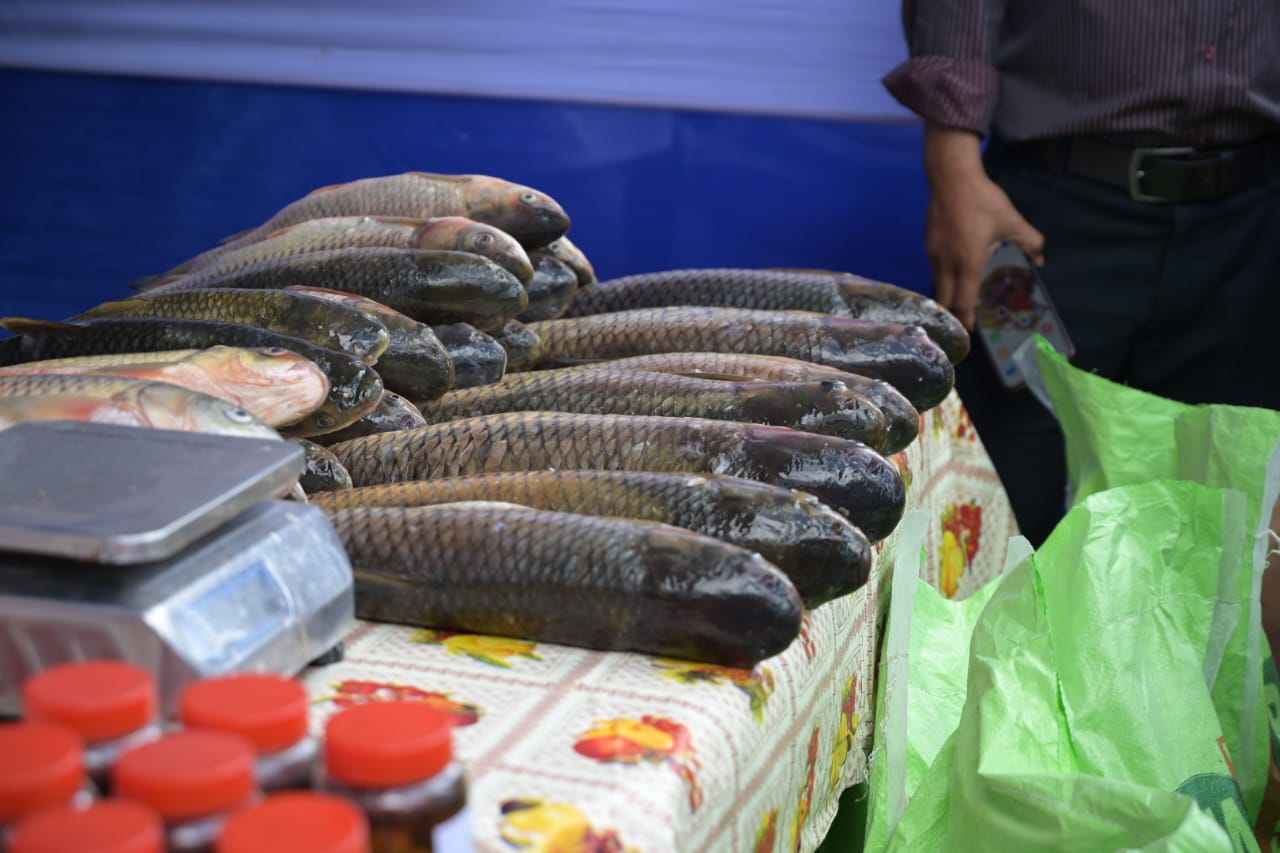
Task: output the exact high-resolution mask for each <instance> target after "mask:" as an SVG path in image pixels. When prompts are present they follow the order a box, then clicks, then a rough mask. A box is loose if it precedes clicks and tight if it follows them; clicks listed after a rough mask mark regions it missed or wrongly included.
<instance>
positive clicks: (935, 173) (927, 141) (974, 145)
mask: <svg viewBox="0 0 1280 853" xmlns="http://www.w3.org/2000/svg"><path fill="white" fill-rule="evenodd" d="M924 168H925V172H926V174H927V175H928V177H929V184H930V186H931V187H933V188H934V189H935V190H936V189H937V187H938V185H939V184H940V183H943V182H948V183H949V182H953V181H955V180H967V179H971V178H973V177H975V176H978V175H984V168H983V165H982V140H981V139H979V138H978V135H977V134H976V133H974V132H973V131H969V130H962V129H960V128H955V127H946V126H944V125H940V124H936V123H934V122H926V123H925V127H924Z"/></svg>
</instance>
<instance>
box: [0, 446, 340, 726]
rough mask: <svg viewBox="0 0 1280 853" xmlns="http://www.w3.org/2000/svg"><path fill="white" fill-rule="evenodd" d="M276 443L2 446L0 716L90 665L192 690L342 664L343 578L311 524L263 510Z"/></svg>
mask: <svg viewBox="0 0 1280 853" xmlns="http://www.w3.org/2000/svg"><path fill="white" fill-rule="evenodd" d="M302 466H303V451H302V449H301V448H300V447H298V446H297V445H295V444H293V443H290V442H285V441H271V440H266V439H251V438H239V437H227V436H217V435H205V434H200V433H184V432H172V431H167V430H164V431H162V430H150V429H139V428H136V427H119V426H110V425H103V424H85V423H72V422H43V423H29V424H21V425H18V426H14V427H10V428H9V429H6V430H3V431H0V715H10V716H11V715H16V714H17V713H19V711H20V706H19V689H20V686H21V683H22V681H23V680H24V679H25V678H26V677H27V676H29V675H31V674H34V673H36V672H39V671H41V670H43V669H45V668H47V667H49V666H52V665H54V664H58V663H63V662H67V661H73V660H85V659H91V658H116V659H123V660H128V661H132V662H134V663H136V664H139V665H141V666H143V667H145V668H147V669H148V670H150V671H151V672H152V673H153V674H154V675H155V676H156V679H157V682H158V683H159V687H160V695H161V705H162V710H164V711H165V712H166V713H170V712H172V711H173V710H174V709H175V704H176V697H177V694H178V693H179V691H181V689H182V688H183V687H184V686H186V685H187V684H189V683H190V682H192V681H194V680H196V679H198V678H203V677H206V676H210V675H216V674H220V673H226V672H233V671H246V670H247V671H267V672H279V673H283V674H286V675H293V674H296V673H297V672H299V671H301V670H302V669H303V668H304V667H306V666H307V665H308V664H309V663H312V662H313V661H316V660H318V659H322V658H326V657H334V655H335V652H337V653H338V654H340V648H341V646H340V643H341V640H342V636H343V634H344V632H345V631H346V630H347V629H348V628H349V627H350V623H351V620H352V618H353V611H354V604H353V587H352V574H351V564H350V562H348V560H347V555H346V552H345V551H344V550H343V548H342V544H341V542H340V541H339V540H338V537H337V535H336V534H335V533H334V531H333V528H332V526H331V525H330V524H329V521H328V518H327V517H326V516H325V514H324V513H323V512H322V511H321V510H320V509H318V508H316V507H312V506H307V505H306V504H303V503H298V502H294V501H285V500H276V499H275V498H279V497H281V496H282V495H284V494H286V493H287V492H288V491H289V489H290V488H291V487H292V485H293V484H294V483H295V482H296V481H297V478H298V475H299V473H301V471H302Z"/></svg>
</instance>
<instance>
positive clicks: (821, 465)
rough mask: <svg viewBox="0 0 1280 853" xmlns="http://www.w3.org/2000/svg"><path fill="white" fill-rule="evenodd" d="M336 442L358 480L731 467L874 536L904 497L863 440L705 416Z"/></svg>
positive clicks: (508, 426) (505, 419) (535, 420)
mask: <svg viewBox="0 0 1280 853" xmlns="http://www.w3.org/2000/svg"><path fill="white" fill-rule="evenodd" d="M329 449H330V450H331V451H332V452H333V453H334V454H335V455H336V456H337V457H338V459H339V461H341V462H342V464H343V466H344V467H345V468H346V469H347V470H348V471H349V472H350V474H351V478H352V482H353V483H355V484H356V485H358V486H365V485H374V484H378V483H390V482H398V481H403V480H430V479H433V478H436V477H444V476H458V475H463V474H481V473H491V472H499V471H533V470H541V469H547V468H555V469H566V468H577V469H583V468H589V469H596V470H630V471H682V472H690V473H720V474H731V475H734V476H742V477H747V478H749V479H752V480H758V481H761V482H767V483H772V484H774V485H779V486H784V487H788V488H798V489H801V490H802V491H806V492H809V493H811V494H814V495H816V496H817V497H818V498H819V499H820V500H822V501H823V502H824V503H826V504H827V505H828V506H830V507H832V508H833V509H835V510H837V511H839V512H841V513H842V514H843V515H845V516H846V517H848V518H849V519H850V521H852V522H853V523H854V524H856V525H857V526H858V527H860V528H861V529H862V530H863V532H864V533H866V534H867V536H868V538H870V539H872V540H873V541H874V540H877V539H881V538H883V537H884V536H886V535H888V533H889V531H891V530H892V529H893V527H894V526H895V525H896V524H897V523H898V520H899V519H900V518H901V517H902V512H903V509H904V503H905V497H906V495H905V488H904V485H903V482H902V477H901V476H900V475H899V474H898V471H897V469H896V468H895V467H894V466H893V465H892V464H891V463H890V462H888V461H887V460H886V459H885V458H884V457H882V456H880V454H878V453H876V452H875V451H874V450H872V449H871V448H869V447H867V446H866V445H864V444H861V443H860V442H856V441H849V440H847V439H841V438H836V437H834V436H825V435H814V434H812V433H807V432H801V431H798V430H792V429H787V428H786V427H774V426H757V425H753V424H742V423H737V422H732V421H715V420H708V419H705V418H668V417H659V416H647V415H635V416H632V415H592V414H567V413H561V412H512V413H506V414H499V415H486V416H483V417H476V418H465V419H462V420H457V421H449V422H447V423H443V424H433V425H431V426H425V427H419V428H417V429H410V430H403V431H401V432H395V433H382V434H379V435H371V436H365V437H362V438H356V439H352V440H350V441H345V442H341V443H339V444H334V445H332V446H331V447H330V448H329Z"/></svg>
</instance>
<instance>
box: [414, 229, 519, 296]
mask: <svg viewBox="0 0 1280 853" xmlns="http://www.w3.org/2000/svg"><path fill="white" fill-rule="evenodd" d="M413 246H414V248H418V249H454V250H456V251H459V252H470V253H471V254H473V255H480V256H481V257H485V258H488V259H489V260H491V261H493V262H494V263H495V264H497V265H498V266H500V267H502V268H503V269H504V270H506V271H507V272H509V273H511V274H512V275H514V276H515V277H516V278H518V279H520V281H521V282H522V283H525V284H528V282H529V279H531V278H533V263H532V262H531V261H530V260H529V255H528V254H527V253H526V252H525V250H524V247H523V246H521V245H520V241H518V240H517V239H516V238H515V237H512V236H511V235H510V234H508V233H507V232H506V231H503V230H502V229H501V228H498V227H496V226H494V225H489V224H488V223H485V222H476V221H475V220H474V219H468V218H466V217H465V216H438V217H436V218H435V219H429V220H427V221H426V222H425V223H423V224H422V225H420V226H418V227H417V228H416V229H415V230H414V233H413Z"/></svg>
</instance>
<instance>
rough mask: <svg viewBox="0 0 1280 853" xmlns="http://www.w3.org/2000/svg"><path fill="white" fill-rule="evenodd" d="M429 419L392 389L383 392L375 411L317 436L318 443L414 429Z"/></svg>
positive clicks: (333, 442)
mask: <svg viewBox="0 0 1280 853" xmlns="http://www.w3.org/2000/svg"><path fill="white" fill-rule="evenodd" d="M426 425H427V419H426V418H424V417H423V416H422V412H420V411H418V407H417V406H415V405H414V404H413V403H410V402H409V401H408V400H406V399H405V398H404V397H401V396H400V395H399V394H396V393H393V392H391V391H383V392H382V400H381V401H380V402H379V403H378V405H377V406H375V407H374V409H373V411H371V412H369V414H367V415H365V416H364V417H362V418H360V419H359V420H358V421H356V422H355V423H353V424H351V425H350V426H348V427H344V428H343V429H340V430H338V431H337V432H331V433H327V434H325V435H318V436H316V443H318V444H323V445H330V444H337V443H338V442H340V441H347V440H348V439H352V438H359V437H360V436H362V435H374V434H376V433H380V432H394V431H396V430H400V429H413V428H414V427H420V426H426Z"/></svg>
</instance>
